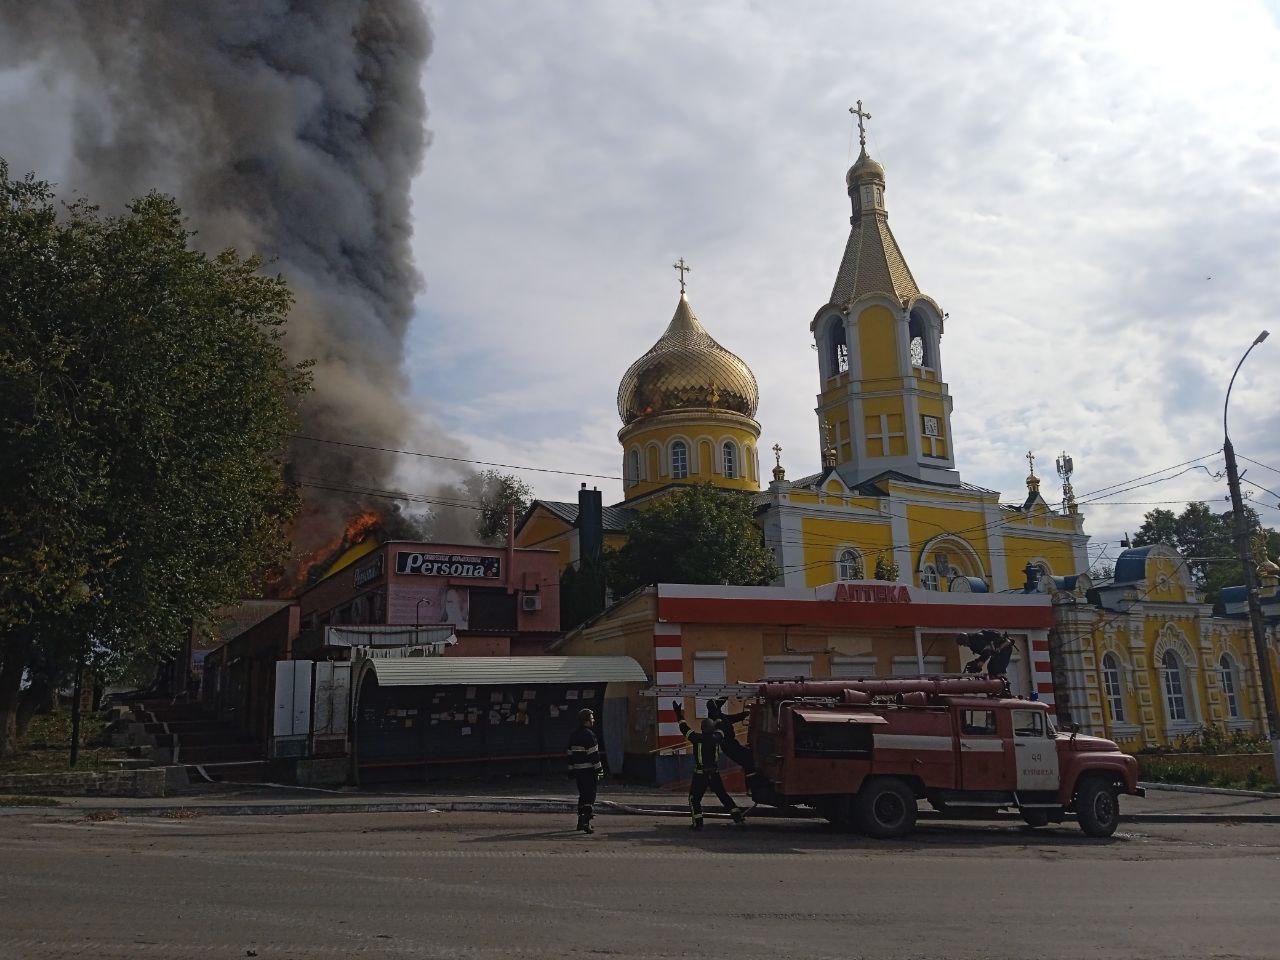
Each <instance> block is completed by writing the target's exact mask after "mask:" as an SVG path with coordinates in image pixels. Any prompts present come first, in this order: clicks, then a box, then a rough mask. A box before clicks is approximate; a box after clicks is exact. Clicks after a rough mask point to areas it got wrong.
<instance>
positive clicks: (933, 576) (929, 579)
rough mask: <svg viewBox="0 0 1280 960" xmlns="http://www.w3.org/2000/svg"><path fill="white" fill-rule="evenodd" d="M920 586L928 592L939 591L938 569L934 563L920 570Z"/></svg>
mask: <svg viewBox="0 0 1280 960" xmlns="http://www.w3.org/2000/svg"><path fill="white" fill-rule="evenodd" d="M920 586H922V587H924V588H925V589H926V590H937V589H938V568H937V567H935V566H934V565H933V564H932V563H926V564H925V565H924V566H923V567H921V568H920Z"/></svg>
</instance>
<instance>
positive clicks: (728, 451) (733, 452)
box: [724, 440, 738, 480]
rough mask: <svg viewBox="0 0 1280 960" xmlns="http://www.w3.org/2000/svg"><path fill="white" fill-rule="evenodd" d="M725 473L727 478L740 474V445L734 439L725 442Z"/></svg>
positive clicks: (730, 478)
mask: <svg viewBox="0 0 1280 960" xmlns="http://www.w3.org/2000/svg"><path fill="white" fill-rule="evenodd" d="M724 475H725V479H726V480H733V479H735V478H736V477H737V476H738V445H737V444H736V443H734V442H733V441H732V440H726V441H725V442H724Z"/></svg>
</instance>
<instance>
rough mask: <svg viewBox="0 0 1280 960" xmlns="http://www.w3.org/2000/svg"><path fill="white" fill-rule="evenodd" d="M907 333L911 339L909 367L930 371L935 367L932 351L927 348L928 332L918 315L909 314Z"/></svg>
mask: <svg viewBox="0 0 1280 960" xmlns="http://www.w3.org/2000/svg"><path fill="white" fill-rule="evenodd" d="M907 331H908V335H909V336H910V337H911V365H912V366H913V367H929V368H931V369H932V368H933V367H936V366H937V364H936V363H935V362H934V357H933V351H932V350H931V349H930V348H929V330H928V327H927V326H926V324H925V322H924V318H923V317H922V316H920V314H918V313H912V314H911V321H910V323H909V325H908V328H907Z"/></svg>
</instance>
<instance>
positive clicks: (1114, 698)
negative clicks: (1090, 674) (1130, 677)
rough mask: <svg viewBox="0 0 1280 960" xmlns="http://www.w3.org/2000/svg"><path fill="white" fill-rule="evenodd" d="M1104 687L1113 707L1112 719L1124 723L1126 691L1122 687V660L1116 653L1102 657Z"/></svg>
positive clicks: (1108, 701) (1108, 700) (1109, 702)
mask: <svg viewBox="0 0 1280 960" xmlns="http://www.w3.org/2000/svg"><path fill="white" fill-rule="evenodd" d="M1102 688H1103V690H1104V691H1105V693H1106V695H1107V703H1108V704H1109V705H1110V707H1111V719H1112V720H1113V721H1115V722H1116V723H1124V693H1123V691H1122V690H1121V687H1120V661H1119V660H1118V659H1117V658H1116V655H1115V654H1114V653H1108V654H1106V655H1105V656H1103V658H1102Z"/></svg>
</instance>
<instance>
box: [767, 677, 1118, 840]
mask: <svg viewBox="0 0 1280 960" xmlns="http://www.w3.org/2000/svg"><path fill="white" fill-rule="evenodd" d="M1006 690H1007V688H1006V686H1005V683H1004V681H1002V680H987V679H978V678H973V679H960V678H950V679H947V678H943V679H920V680H887V679H886V680H841V681H797V682H793V683H766V684H762V685H761V686H760V687H759V692H758V695H757V696H758V699H757V700H756V701H755V703H754V705H753V706H752V708H751V713H750V742H751V745H752V752H753V755H754V759H755V763H756V776H753V777H751V779H750V781H749V782H750V783H751V792H752V799H753V800H754V801H755V802H756V803H760V804H767V805H770V806H776V807H808V808H812V809H814V810H816V811H817V812H818V813H819V814H820V815H822V816H823V817H826V818H827V819H828V820H829V821H831V822H832V823H833V824H836V825H837V826H840V827H854V828H857V829H860V830H861V831H863V832H865V833H866V834H868V835H870V836H873V837H900V836H904V835H906V834H908V833H910V832H911V830H912V829H913V828H914V826H915V821H916V813H917V802H918V801H919V800H926V801H928V802H929V804H930V805H931V806H932V807H933V808H934V809H935V810H938V811H940V812H944V813H945V812H950V813H955V814H961V815H964V816H974V815H979V816H980V815H983V814H991V813H996V812H999V811H1004V810H1014V811H1017V812H1018V813H1020V814H1021V815H1022V817H1023V819H1024V820H1026V822H1027V823H1028V824H1030V825H1032V826H1043V825H1044V824H1046V823H1049V822H1054V823H1059V822H1061V821H1062V820H1063V819H1065V817H1066V816H1067V814H1069V813H1073V814H1075V816H1076V819H1077V821H1078V822H1079V824H1080V828H1081V829H1082V830H1083V831H1084V832H1085V833H1086V834H1088V835H1089V836H1091V837H1106V836H1110V835H1111V834H1112V833H1114V832H1115V829H1116V825H1117V823H1118V822H1119V814H1120V807H1119V802H1118V796H1119V795H1120V794H1122V793H1127V794H1131V795H1135V796H1142V795H1143V793H1144V791H1143V790H1142V789H1141V788H1140V787H1139V786H1138V782H1137V781H1138V764H1137V761H1136V760H1135V759H1134V758H1133V757H1131V756H1128V755H1126V754H1124V753H1121V752H1120V748H1119V747H1117V746H1116V745H1115V744H1114V743H1112V742H1111V741H1110V740H1103V739H1101V738H1098V737H1082V736H1077V735H1076V734H1074V733H1062V732H1059V731H1058V730H1057V729H1056V728H1055V726H1054V723H1053V718H1052V717H1051V716H1050V715H1049V713H1048V711H1047V710H1046V707H1045V705H1044V704H1043V703H1038V702H1035V701H1032V700H1021V699H1016V698H1012V697H1009V696H1007V695H1006Z"/></svg>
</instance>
